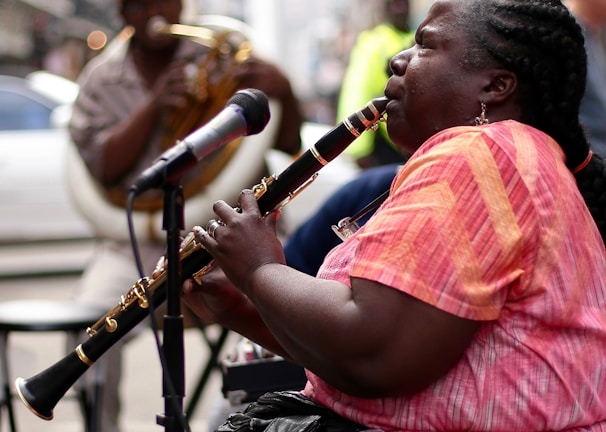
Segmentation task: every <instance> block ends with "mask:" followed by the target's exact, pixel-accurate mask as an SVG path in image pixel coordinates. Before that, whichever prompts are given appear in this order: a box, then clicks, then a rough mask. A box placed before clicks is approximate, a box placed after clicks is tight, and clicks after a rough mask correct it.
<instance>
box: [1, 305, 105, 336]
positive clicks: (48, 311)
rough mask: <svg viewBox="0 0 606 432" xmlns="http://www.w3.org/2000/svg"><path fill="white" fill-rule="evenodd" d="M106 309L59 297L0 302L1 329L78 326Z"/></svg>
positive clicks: (93, 318) (94, 319)
mask: <svg viewBox="0 0 606 432" xmlns="http://www.w3.org/2000/svg"><path fill="white" fill-rule="evenodd" d="M106 312H107V311H106V310H104V309H101V308H100V307H97V306H91V305H83V304H78V303H75V302H73V301H61V300H14V301H6V302H0V330H9V331H61V330H65V331H68V330H80V329H84V328H86V327H87V326H89V325H91V324H94V323H95V322H96V321H97V320H98V319H99V318H101V317H102V316H103V315H105V313H106Z"/></svg>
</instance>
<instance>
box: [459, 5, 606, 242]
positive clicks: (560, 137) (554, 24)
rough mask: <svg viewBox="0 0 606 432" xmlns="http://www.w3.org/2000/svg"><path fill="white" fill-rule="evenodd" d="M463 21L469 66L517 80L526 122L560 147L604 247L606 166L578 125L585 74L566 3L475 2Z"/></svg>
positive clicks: (576, 29) (578, 31)
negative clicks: (495, 68) (489, 67)
mask: <svg viewBox="0 0 606 432" xmlns="http://www.w3.org/2000/svg"><path fill="white" fill-rule="evenodd" d="M460 19H461V23H462V24H463V25H464V27H463V28H464V29H467V31H468V34H469V36H470V39H471V42H472V43H471V44H470V46H471V48H470V49H469V50H468V52H467V56H466V59H465V61H466V62H467V63H469V64H471V65H472V66H481V65H482V64H486V62H491V63H495V62H496V63H497V64H499V65H501V66H502V67H504V68H506V69H508V70H511V71H512V72H514V73H515V74H516V75H517V77H518V85H519V88H520V91H519V92H518V95H519V96H518V100H517V103H518V106H519V107H520V109H521V110H522V112H521V116H522V117H521V120H522V121H523V122H525V123H527V124H529V125H531V126H534V127H536V128H537V129H540V130H542V131H543V132H545V133H547V134H548V135H550V136H551V137H552V138H554V139H555V140H556V141H557V142H558V143H559V145H560V147H561V148H562V150H563V151H564V154H565V155H566V164H567V166H568V167H569V168H570V170H571V171H573V172H575V178H576V180H577V185H578V187H579V190H580V191H581V195H582V196H583V198H584V199H585V202H586V204H587V206H588V207H589V210H590V211H591V214H592V216H593V218H594V220H595V221H596V223H597V225H598V228H599V230H600V233H601V235H602V240H604V242H605V244H606V164H605V161H604V160H603V158H602V157H600V156H599V155H593V157H591V156H590V154H591V153H590V151H589V143H588V141H587V138H586V136H585V133H584V130H583V127H582V125H581V124H580V122H579V107H580V102H581V99H582V98H583V94H584V92H585V81H586V75H587V54H586V52H585V41H584V37H583V32H582V30H581V27H580V26H579V25H578V23H577V21H576V20H575V18H574V17H573V16H572V15H571V14H570V12H569V10H568V9H567V8H566V6H564V5H563V4H562V2H561V1H560V0H492V1H487V0H475V1H472V2H470V3H469V8H467V13H464V14H463V16H462V17H460ZM588 157H589V158H590V160H589V162H588V163H587V164H586V165H585V166H584V168H583V169H580V170H578V169H576V168H577V167H579V166H582V165H584V162H586V161H587V159H588Z"/></svg>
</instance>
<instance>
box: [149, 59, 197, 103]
mask: <svg viewBox="0 0 606 432" xmlns="http://www.w3.org/2000/svg"><path fill="white" fill-rule="evenodd" d="M188 67H189V65H188V63H186V62H184V61H179V62H176V63H173V64H171V65H170V66H168V67H167V68H166V70H165V71H164V72H162V74H161V75H160V76H159V77H158V78H157V79H156V81H155V82H154V83H153V86H152V88H151V91H150V96H149V97H150V100H151V101H152V103H153V104H154V105H155V106H156V107H158V108H159V109H164V108H177V109H178V108H183V107H185V105H186V104H187V94H188V93H189V92H190V90H189V79H188V74H187V72H186V71H187V70H188Z"/></svg>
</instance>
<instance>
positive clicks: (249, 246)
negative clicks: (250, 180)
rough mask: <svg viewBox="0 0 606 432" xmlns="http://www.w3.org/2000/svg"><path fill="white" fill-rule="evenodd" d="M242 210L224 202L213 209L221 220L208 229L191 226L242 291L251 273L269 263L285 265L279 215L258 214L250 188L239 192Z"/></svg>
mask: <svg viewBox="0 0 606 432" xmlns="http://www.w3.org/2000/svg"><path fill="white" fill-rule="evenodd" d="M239 204H240V207H241V212H239V211H237V210H235V209H233V208H232V207H230V206H229V205H228V204H227V203H225V202H224V201H218V202H216V203H215V204H214V206H213V210H214V212H215V214H216V215H217V217H218V218H219V220H220V221H221V223H220V224H219V225H216V223H217V222H215V225H216V227H213V228H212V229H211V228H210V225H211V224H209V227H208V228H209V231H207V230H206V229H203V228H201V227H195V228H194V230H193V231H194V234H195V236H196V239H197V240H198V241H199V242H200V243H202V244H203V245H204V247H205V248H206V250H207V251H208V252H209V253H210V254H211V255H212V256H213V258H214V259H215V261H216V262H217V263H218V264H219V266H220V267H221V268H222V269H223V271H224V272H225V274H226V275H227V277H228V278H229V279H230V280H231V281H232V282H233V283H234V285H235V286H236V287H238V288H239V289H241V290H243V291H244V292H245V293H246V291H247V289H248V282H249V280H250V277H251V275H252V274H253V273H254V272H255V270H257V269H258V268H260V267H262V266H264V265H265V264H269V263H278V264H284V263H285V262H286V260H285V258H284V251H283V249H282V243H281V242H280V240H279V239H278V238H277V236H276V220H277V217H278V214H277V213H276V212H273V213H270V214H269V215H268V216H266V217H265V218H264V217H263V216H262V215H261V213H260V210H259V206H258V204H257V200H256V198H255V196H254V194H253V192H252V191H251V190H249V189H246V190H244V191H242V193H241V194H240V200H239Z"/></svg>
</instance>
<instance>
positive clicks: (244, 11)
mask: <svg viewBox="0 0 606 432" xmlns="http://www.w3.org/2000/svg"><path fill="white" fill-rule="evenodd" d="M382 1H383V0H331V1H326V0H289V1H283V0H222V1H217V0H186V2H185V5H186V8H185V14H184V21H188V20H190V19H193V17H195V16H196V15H198V14H217V15H226V16H230V17H233V18H237V19H239V20H241V21H244V22H245V23H247V24H248V25H249V26H250V27H252V28H253V30H254V32H255V38H256V40H258V41H260V42H261V43H262V45H263V48H264V52H265V54H266V55H268V56H270V57H273V59H274V60H278V59H279V61H278V64H280V65H281V66H282V68H283V69H284V70H285V72H286V73H287V74H288V75H289V77H290V78H291V80H292V83H293V85H294V86H295V91H296V93H297V95H298V96H299V97H300V98H301V100H302V102H303V103H304V105H305V112H306V115H307V117H308V119H309V120H310V121H319V122H324V123H333V122H334V111H333V107H334V103H335V97H336V95H337V93H338V91H339V85H340V82H341V79H342V76H343V72H344V69H345V65H346V63H347V59H348V52H349V50H350V48H351V46H352V44H353V42H354V40H355V36H356V35H357V34H358V33H359V32H360V31H361V30H364V29H366V28H369V27H371V26H372V25H374V24H376V23H377V20H379V19H380V17H379V15H378V11H380V10H381V7H380V3H381V2H382ZM115 3H116V1H115V0H53V1H48V0H0V74H10V75H18V76H23V75H25V74H27V73H28V72H31V71H32V70H38V69H45V70H48V71H50V72H54V73H56V74H59V75H61V76H64V77H66V78H70V79H75V78H76V77H77V75H78V73H79V71H80V69H81V68H82V66H83V64H84V63H85V62H86V61H87V60H88V59H90V57H91V56H93V55H95V53H96V51H95V50H94V49H93V48H96V47H102V46H103V45H104V39H103V37H104V36H103V35H106V36H107V38H109V39H111V37H113V36H114V35H115V34H116V33H117V31H118V30H119V22H118V20H117V15H116V12H115ZM430 3H431V0H411V9H412V11H411V12H412V14H411V15H412V17H411V20H412V22H413V25H416V24H418V22H419V19H420V17H422V16H423V14H424V13H425V12H426V10H427V8H428V6H429V4H430Z"/></svg>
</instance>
